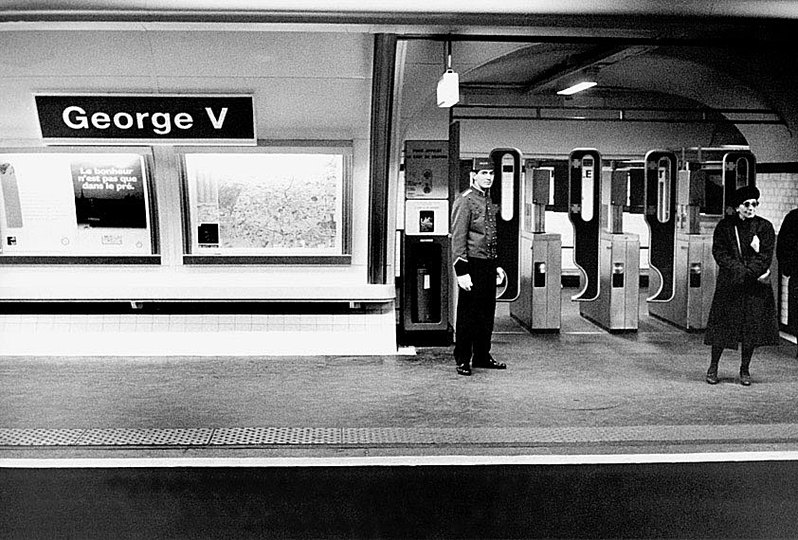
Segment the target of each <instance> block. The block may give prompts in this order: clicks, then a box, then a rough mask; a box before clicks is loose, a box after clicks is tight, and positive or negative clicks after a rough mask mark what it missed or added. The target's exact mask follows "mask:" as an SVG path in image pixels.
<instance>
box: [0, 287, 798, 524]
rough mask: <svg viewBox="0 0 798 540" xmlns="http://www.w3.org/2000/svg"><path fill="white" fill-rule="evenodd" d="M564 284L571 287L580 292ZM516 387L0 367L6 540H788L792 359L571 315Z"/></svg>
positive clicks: (372, 366) (517, 362)
mask: <svg viewBox="0 0 798 540" xmlns="http://www.w3.org/2000/svg"><path fill="white" fill-rule="evenodd" d="M569 293H570V291H564V295H569ZM564 307H565V310H564V313H563V331H562V332H561V333H559V334H530V333H528V332H526V331H525V330H524V329H523V328H521V326H520V325H519V324H518V323H517V322H516V321H514V320H513V319H512V318H511V317H510V316H509V310H508V308H507V305H506V304H504V305H500V306H499V313H498V319H497V328H496V334H495V336H494V350H493V353H494V355H495V357H496V358H498V359H500V360H502V361H504V362H506V363H507V364H508V366H509V368H508V369H507V370H505V371H491V370H479V369H477V370H474V374H473V375H472V376H471V377H462V376H459V375H457V374H456V372H455V368H454V362H453V360H452V356H451V348H450V347H430V348H419V349H417V350H415V351H412V350H402V351H400V352H401V354H396V355H381V356H313V357H278V356H263V357H252V356H247V357H233V356H224V357H180V356H159V357H140V356H118V357H75V356H65V357H34V356H25V357H23V356H0V536H2V537H3V538H21V539H29V538H55V537H71V538H148V539H149V538H221V537H234V538H278V537H280V538H552V537H560V538H563V537H565V538H730V537H734V538H794V536H795V531H796V530H798V517H796V516H798V493H796V491H795V485H796V481H798V407H796V406H795V396H796V395H797V394H798V360H797V359H796V358H795V344H793V343H790V342H788V341H786V340H783V342H782V344H781V345H780V346H777V347H767V348H761V349H758V350H757V351H756V353H755V356H754V360H753V362H752V365H751V373H752V377H753V385H752V386H750V387H743V386H741V385H740V384H739V382H738V381H737V379H736V374H737V370H738V366H739V353H734V352H731V351H727V352H726V353H724V357H723V359H722V360H721V369H720V376H721V383H720V384H718V385H715V386H710V385H708V384H706V382H704V374H705V370H706V367H707V364H708V357H709V348H708V347H706V346H704V345H703V344H702V340H703V334H701V333H685V332H682V331H680V330H678V329H676V328H674V327H671V326H669V325H667V324H666V323H663V322H661V321H658V320H655V319H651V318H649V317H648V316H647V315H645V311H641V315H642V316H641V322H640V329H639V331H638V332H636V333H620V334H610V333H607V332H605V331H603V330H601V329H600V328H597V327H595V326H594V325H593V324H592V323H590V322H588V321H587V320H585V319H583V318H581V317H580V316H579V315H578V308H576V307H574V306H573V305H571V304H570V302H569V303H564Z"/></svg>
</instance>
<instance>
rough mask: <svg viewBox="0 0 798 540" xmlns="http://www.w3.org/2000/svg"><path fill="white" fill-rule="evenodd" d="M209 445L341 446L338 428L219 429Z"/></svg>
mask: <svg viewBox="0 0 798 540" xmlns="http://www.w3.org/2000/svg"><path fill="white" fill-rule="evenodd" d="M209 444H211V445H227V446H229V445H233V446H250V445H278V444H296V445H301V444H341V430H340V429H338V428H290V427H270V428H221V429H217V430H216V431H215V432H214V434H213V437H212V438H211V441H210V443H209Z"/></svg>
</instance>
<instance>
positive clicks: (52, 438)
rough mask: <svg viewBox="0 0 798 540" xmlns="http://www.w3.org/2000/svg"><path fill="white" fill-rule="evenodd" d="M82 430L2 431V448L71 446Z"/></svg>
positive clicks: (0, 442) (0, 443) (0, 438)
mask: <svg viewBox="0 0 798 540" xmlns="http://www.w3.org/2000/svg"><path fill="white" fill-rule="evenodd" d="M81 433H83V430H82V429H0V446H70V445H74V444H77V441H78V439H79V438H80V435H81Z"/></svg>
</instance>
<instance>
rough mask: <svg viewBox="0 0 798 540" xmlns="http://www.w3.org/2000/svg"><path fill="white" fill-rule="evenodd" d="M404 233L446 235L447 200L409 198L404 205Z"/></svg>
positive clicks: (447, 223) (447, 218) (447, 226)
mask: <svg viewBox="0 0 798 540" xmlns="http://www.w3.org/2000/svg"><path fill="white" fill-rule="evenodd" d="M405 234H406V235H408V236H446V235H447V234H449V201H447V200H445V199H440V200H439V199H434V200H424V199H411V200H408V201H407V203H406V206H405Z"/></svg>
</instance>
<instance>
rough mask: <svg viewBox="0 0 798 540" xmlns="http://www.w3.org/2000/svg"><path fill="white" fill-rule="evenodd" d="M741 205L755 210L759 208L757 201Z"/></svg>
mask: <svg viewBox="0 0 798 540" xmlns="http://www.w3.org/2000/svg"><path fill="white" fill-rule="evenodd" d="M742 205H743V206H745V207H746V208H756V207H757V206H759V201H745V202H744V203H742Z"/></svg>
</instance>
